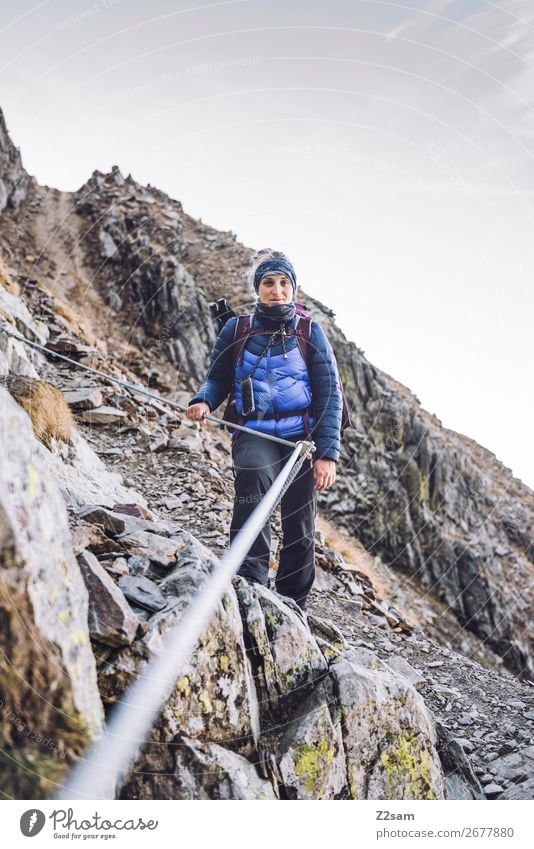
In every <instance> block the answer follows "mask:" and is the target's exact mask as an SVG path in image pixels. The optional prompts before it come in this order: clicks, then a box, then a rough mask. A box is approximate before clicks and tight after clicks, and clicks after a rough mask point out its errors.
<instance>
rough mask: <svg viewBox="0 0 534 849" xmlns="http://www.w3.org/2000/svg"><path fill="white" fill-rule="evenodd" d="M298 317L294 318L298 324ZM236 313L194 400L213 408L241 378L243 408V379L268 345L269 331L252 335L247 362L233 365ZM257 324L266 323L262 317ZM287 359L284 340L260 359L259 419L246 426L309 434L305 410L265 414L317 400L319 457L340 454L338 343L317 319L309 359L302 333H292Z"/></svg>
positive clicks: (222, 333) (286, 434)
mask: <svg viewBox="0 0 534 849" xmlns="http://www.w3.org/2000/svg"><path fill="white" fill-rule="evenodd" d="M296 320H297V316H295V317H294V318H293V320H292V322H291V325H292V326H293V327H294V326H295V323H296ZM236 323H237V319H236V318H231V319H229V321H227V322H226V324H225V325H224V327H223V328H222V330H221V331H220V333H219V335H218V337H217V341H216V342H215V348H214V350H213V354H212V356H211V361H210V365H209V368H208V373H207V376H206V379H205V381H204V383H203V384H202V386H201V387H200V389H199V391H198V392H197V393H196V395H195V396H194V397H193V398H192V399H191V400H190V402H189V406H191V404H198V403H200V402H202V401H203V402H204V403H206V404H207V405H208V407H209V408H210V412H213V411H214V410H216V409H217V407H218V406H219V405H220V404H222V402H223V401H224V400H225V398H226V397H227V396H228V395H229V393H230V391H231V389H232V381H234V383H235V393H236V408H237V411H238V412H239V413H241V412H242V406H241V392H240V386H239V380H242V379H243V378H244V377H246V376H247V374H249V373H250V371H251V370H252V367H253V366H254V365H255V363H256V362H257V359H258V356H259V355H260V354H261V352H262V351H263V349H264V348H265V346H266V344H267V341H268V339H269V334H268V333H267V334H264V333H258V334H256V335H254V336H250V337H249V338H248V339H247V342H246V345H245V349H244V352H243V361H242V364H241V365H239V364H238V365H237V367H236V369H235V370H234V368H233V357H232V346H233V342H234V334H235V330H236ZM252 326H253V327H261V324H260V322H259V320H258V318H257V317H256V316H254V319H253V324H252ZM285 349H286V353H287V355H288V356H287V359H284V356H283V350H282V342H281V340H280V339H277V340H276V341H275V344H274V346H273V347H272V349H271V348H269V350H268V351H267V353H266V355H265V357H264V358H263V360H262V361H261V362H260V364H259V366H258V368H257V369H256V372H255V373H254V375H253V377H252V381H253V386H254V399H255V405H256V412H257V414H258V416H259V418H257V419H247V421H246V427H248V428H251V429H252V430H258V431H261V432H263V433H270V434H272V435H274V436H279V437H281V438H282V439H286V438H288V437H289V436H298V435H302V436H304V435H305V432H306V431H305V427H304V421H303V416H302V415H296V416H287V417H284V418H282V419H278V420H277V419H262V418H261V415H262V413H263V414H266V413H277V412H280V413H282V412H283V413H287V412H290V411H291V410H299V409H302V408H304V407H307V406H309V405H310V404H312V405H313V407H312V412H313V415H311V414H310V425H311V426H315V429H314V433H313V437H312V438H313V440H314V442H315V445H316V452H315V454H314V459H316V460H318V459H321V458H324V459H328V460H334V461H335V462H337V460H338V459H339V448H340V432H341V413H342V397H341V390H340V386H339V378H338V371H337V364H336V359H335V356H334V352H333V350H332V346H331V344H330V342H329V341H328V339H327V337H326V334H325V332H324V330H323V329H322V327H321V326H320V325H319V324H317V323H316V322H315V321H312V324H311V333H310V339H309V342H308V361H307V363H305V362H304V360H303V359H302V356H301V354H300V350H299V347H298V342H297V338H296V336H286V338H285Z"/></svg>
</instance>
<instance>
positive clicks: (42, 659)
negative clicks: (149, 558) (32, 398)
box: [0, 388, 103, 798]
mask: <svg viewBox="0 0 534 849" xmlns="http://www.w3.org/2000/svg"><path fill="white" fill-rule="evenodd" d="M0 409H1V415H0V444H1V445H2V462H1V464H0V564H1V567H0V571H1V575H0V617H1V620H2V628H1V631H0V642H1V649H2V650H1V652H0V689H1V700H2V710H1V712H0V729H1V736H2V753H3V767H2V774H3V778H2V782H3V785H2V789H3V790H4V792H8V793H9V794H15V795H16V796H17V797H18V798H39V797H40V796H42V795H43V794H44V795H48V794H49V793H50V792H52V788H53V785H51V784H49V783H48V780H47V777H48V778H50V779H51V780H57V779H59V778H60V777H61V776H62V775H64V774H65V770H66V768H67V766H68V761H67V759H72V757H73V755H76V754H80V753H81V752H82V751H83V749H84V747H85V746H86V745H87V743H88V742H89V741H90V740H91V739H92V738H94V737H95V736H97V735H98V734H99V732H100V729H101V726H102V722H103V711H102V705H101V702H100V696H99V693H98V688H97V682H96V668H95V660H94V657H93V654H92V651H91V645H90V641H89V632H88V628H87V611H88V599H87V592H86V589H85V586H84V583H83V581H82V578H81V575H80V571H79V569H78V566H77V564H76V560H75V558H74V555H73V552H72V540H71V537H70V531H69V526H68V520H67V514H66V509H65V504H64V502H63V500H62V498H61V495H60V493H59V490H58V488H57V486H56V485H55V483H54V481H53V480H52V479H51V478H50V476H49V475H48V474H47V471H46V469H45V468H44V466H43V464H42V462H41V460H40V457H39V452H38V450H36V446H37V443H36V440H35V438H34V436H33V433H32V428H31V423H30V420H29V418H28V416H27V414H26V413H24V412H23V410H22V409H21V408H20V407H19V406H18V405H17V404H16V403H15V401H14V400H13V399H12V398H11V397H10V395H9V394H8V393H7V392H6V391H5V390H4V389H2V388H0ZM6 449H7V450H6ZM45 741H46V742H45Z"/></svg>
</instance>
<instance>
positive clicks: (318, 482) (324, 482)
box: [313, 460, 336, 491]
mask: <svg viewBox="0 0 534 849" xmlns="http://www.w3.org/2000/svg"><path fill="white" fill-rule="evenodd" d="M313 477H314V480H315V489H316V490H317V491H320V490H321V489H328V487H329V486H332V484H333V483H334V481H335V479H336V464H335V462H334V460H316V461H315V463H314V464H313Z"/></svg>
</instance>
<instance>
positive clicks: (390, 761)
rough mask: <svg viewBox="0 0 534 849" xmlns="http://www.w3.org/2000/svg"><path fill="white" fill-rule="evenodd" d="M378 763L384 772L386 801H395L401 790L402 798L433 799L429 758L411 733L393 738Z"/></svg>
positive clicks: (434, 796) (430, 761) (434, 797)
mask: <svg viewBox="0 0 534 849" xmlns="http://www.w3.org/2000/svg"><path fill="white" fill-rule="evenodd" d="M379 763H380V764H381V766H383V767H384V769H385V771H386V781H385V790H386V793H387V794H388V795H387V796H386V798H388V799H393V798H398V791H399V788H404V791H403V798H405V799H406V798H409V799H436V798H437V797H436V794H435V793H434V788H433V785H432V779H431V774H432V759H431V757H430V755H429V753H428V751H427V750H426V749H424V748H423V747H422V746H421V741H420V739H419V737H418V736H417V735H416V734H415V733H409V732H407V733H406V734H403V735H401V736H399V737H398V738H397V741H396V743H395V744H394V745H392V746H391V747H390V748H389V749H388V751H387V752H383V753H382V755H381V757H380V761H379Z"/></svg>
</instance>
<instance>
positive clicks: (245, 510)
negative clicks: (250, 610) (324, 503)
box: [230, 431, 317, 609]
mask: <svg viewBox="0 0 534 849" xmlns="http://www.w3.org/2000/svg"><path fill="white" fill-rule="evenodd" d="M237 434H238V435H237V438H236V439H234V440H233V446H232V459H233V474H234V486H235V499H234V513H233V517H232V523H231V526H230V542H232V540H233V539H234V537H235V536H236V534H237V532H238V531H239V530H240V528H241V527H242V526H243V524H244V523H245V521H246V519H248V517H249V516H250V514H251V513H252V511H253V510H254V508H255V507H256V506H257V504H258V503H259V502H260V501H261V499H262V497H263V496H264V495H265V493H266V492H267V490H268V489H269V487H270V486H271V484H272V483H273V481H274V479H275V477H276V476H277V475H278V474H279V472H280V471H281V469H282V468H283V466H284V465H285V463H286V462H287V460H288V459H289V457H290V456H291V454H292V450H293V449H291V448H290V447H289V446H286V445H280V444H279V443H278V442H271V441H270V440H268V439H261V437H258V436H254V434H252V433H251V434H248V433H246V432H244V431H238V432H237ZM305 438H306V437H305V436H304V435H303V436H299V437H295V438H293V439H291V441H292V442H293V441H294V442H298V441H299V440H300V439H305ZM280 509H281V518H282V534H283V541H282V549H281V552H280V559H279V565H278V570H277V573H276V578H275V587H276V591H277V592H279V593H280V594H281V595H285V596H289V597H290V598H293V599H294V600H295V601H296V602H297V604H298V605H299V606H300V607H301V608H303V609H306V597H307V595H308V593H309V591H310V589H311V587H312V584H313V581H314V578H315V562H314V556H315V545H314V531H315V527H314V526H315V516H316V514H317V490H316V489H315V486H314V478H313V465H312V460H311V459H310V458H308V459H307V460H305V461H304V463H303V464H302V466H301V468H300V469H299V471H298V474H297V476H296V477H295V478H294V479H293V481H292V482H291V484H290V485H289V487H288V488H287V490H286V491H285V493H284V495H283V496H282V501H281V504H280ZM270 550H271V522H270V520H269V521H268V522H266V523H265V525H264V527H263V528H262V530H261V531H260V533H259V534H258V536H257V537H256V539H255V541H254V543H253V544H252V547H251V548H250V551H249V553H248V555H247V557H246V558H245V560H244V561H243V563H242V564H241V566H240V568H239V571H238V573H237V574H238V575H243V576H244V577H250V578H253V579H254V580H255V581H258V582H259V583H261V584H263V585H264V586H268V583H269V581H268V572H269V557H270Z"/></svg>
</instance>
